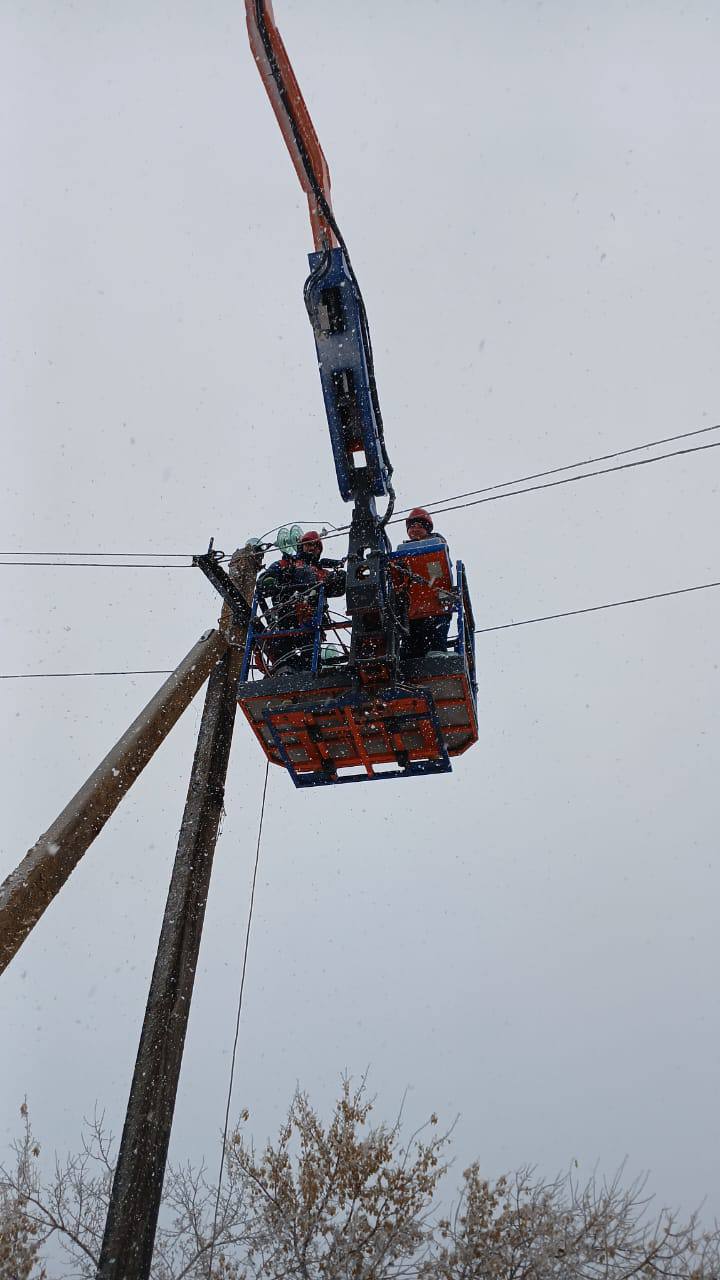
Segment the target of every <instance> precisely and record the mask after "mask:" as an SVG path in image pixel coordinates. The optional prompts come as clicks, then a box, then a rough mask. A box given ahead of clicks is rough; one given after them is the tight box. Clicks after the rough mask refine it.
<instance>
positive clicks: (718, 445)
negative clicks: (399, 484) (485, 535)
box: [392, 440, 720, 524]
mask: <svg viewBox="0 0 720 1280" xmlns="http://www.w3.org/2000/svg"><path fill="white" fill-rule="evenodd" d="M706 449H720V440H714V441H713V442H712V444H696V445H692V447H690V448H688V449H674V450H673V451H672V452H671V453H658V454H656V455H655V457H654V458H636V459H635V461H634V462H620V463H618V465H617V466H616V467H600V468H599V469H598V470H597V471H583V472H581V473H580V475H579V476H563V477H562V479H560V480H545V481H544V482H543V483H542V484H533V485H528V486H526V487H525V488H524V489H512V490H511V491H510V492H509V493H492V494H489V495H488V496H487V497H485V498H472V499H471V501H470V502H458V503H456V504H454V505H452V506H448V507H436V508H434V509H433V515H434V516H436V515H442V514H443V512H445V511H461V510H462V509H463V508H465V507H477V506H481V505H482V504H483V503H485V502H498V501H499V500H500V499H501V498H517V497H519V496H520V495H521V494H524V493H536V492H537V491H538V490H539V489H555V488H556V487H557V486H558V485H561V484H574V483H575V482H576V481H577V480H590V479H592V478H593V477H595V476H606V475H610V473H611V472H613V471H628V470H630V468H631V467H648V466H650V464H651V463H652V462H664V461H666V460H667V459H668V458H680V457H683V456H684V455H685V454H688V453H702V452H704V451H705V450H706ZM398 518H401V517H398ZM392 523H393V524H395V523H396V521H395V520H394V521H392Z"/></svg>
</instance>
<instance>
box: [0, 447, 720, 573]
mask: <svg viewBox="0 0 720 1280" xmlns="http://www.w3.org/2000/svg"><path fill="white" fill-rule="evenodd" d="M709 431H720V423H718V424H716V425H715V426H712V427H698V428H696V429H695V430H693V431H683V432H681V433H680V434H678V435H674V436H664V437H663V438H661V439H659V440H649V441H647V442H646V443H645V444H636V445H632V446H631V447H629V448H626V449H617V450H616V451H615V452H614V453H604V454H598V455H597V457H593V458H585V459H583V460H582V461H580V462H568V463H566V464H565V465H564V466H561V467H551V468H549V469H548V470H546V471H536V472H533V473H532V474H530V475H525V476H519V477H517V478H516V479H515V480H504V481H502V482H501V483H497V484H490V485H485V486H484V487H483V488H481V489H469V490H467V491H466V492H465V493H457V494H454V495H450V496H449V497H447V498H435V499H433V500H432V501H430V502H426V503H425V506H426V507H427V508H432V509H433V515H442V513H443V512H444V511H459V510H461V509H462V507H466V506H467V507H470V506H476V505H480V503H481V502H493V501H497V500H499V499H500V498H512V497H516V496H518V495H520V494H524V493H535V492H537V491H538V490H540V489H551V488H555V487H557V486H558V485H561V484H572V483H574V482H575V481H577V480H587V479H591V478H594V477H597V476H602V475H610V474H612V473H613V472H615V471H624V470H628V469H630V468H632V467H642V466H647V465H649V464H650V463H651V462H663V461H667V460H668V459H670V458H678V457H683V456H685V455H686V454H690V453H699V452H702V451H703V450H705V449H715V448H718V447H720V441H718V442H713V443H712V444H706V445H694V446H693V447H692V448H688V449H674V450H672V451H671V452H668V453H661V454H657V455H656V456H655V457H652V458H638V459H636V460H635V461H634V462H625V463H621V464H620V465H619V466H617V467H602V468H599V469H598V470H597V471H588V472H584V473H583V474H582V475H578V476H567V477H563V479H561V480H553V481H551V482H549V483H548V484H539V485H531V486H528V487H526V488H524V489H518V488H512V489H511V486H517V485H522V484H526V482H527V481H529V480H540V479H542V478H544V477H546V476H552V475H558V474H559V473H560V472H562V471H571V470H572V469H573V468H575V467H586V466H591V465H593V464H594V463H596V462H607V461H609V460H610V459H612V458H622V457H626V456H627V455H628V454H630V453H638V452H639V451H640V450H641V449H652V448H656V447H657V446H658V445H661V444H670V443H672V442H674V441H675V440H686V439H688V438H690V437H692V436H698V435H704V434H706V433H707V432H709ZM498 489H511V491H510V492H508V493H500V494H497V495H496V496H495V497H485V498H482V499H480V500H479V501H478V502H463V503H459V505H458V506H444V505H442V504H444V503H453V502H455V501H456V499H458V500H459V499H461V498H474V497H475V495H478V494H495V491H496V490H498ZM409 510H411V508H409V507H408V508H406V509H403V510H402V511H399V512H397V514H396V515H395V517H394V519H393V520H391V521H390V523H391V524H399V523H401V522H402V516H403V515H405V514H406V512H407V511H409ZM283 523H284V524H286V525H287V524H289V523H291V522H290V521H284V522H283ZM295 523H297V524H301V523H306V522H304V521H296V522H295ZM324 524H326V525H329V530H328V531H327V532H326V533H325V534H323V537H324V538H325V539H329V538H337V537H341V536H342V535H343V534H345V533H347V531H348V529H349V527H350V526H349V525H338V526H335V525H332V524H331V523H330V522H329V521H325V522H324ZM281 527H282V526H281V525H273V526H272V529H269V530H268V531H267V533H266V534H264V535H263V538H261V539H260V541H264V538H265V537H267V534H268V533H273V532H275V530H276V529H279V528H281ZM271 545H272V546H274V545H276V544H271ZM0 556H32V557H36V556H67V557H68V559H69V560H71V561H74V560H75V559H77V560H78V564H77V566H76V567H78V568H91V569H104V568H108V569H190V568H192V564H186V565H185V564H184V565H174V564H146V563H143V564H125V563H124V562H122V561H119V562H117V563H107V564H98V563H95V562H94V561H83V562H82V563H79V560H80V557H83V556H98V557H100V558H101V559H108V558H110V557H112V556H127V557H128V558H135V559H137V560H139V559H140V557H150V556H153V557H161V556H164V557H165V558H167V559H171V560H172V559H176V560H178V559H184V558H186V557H187V559H188V560H191V559H192V556H191V553H189V552H182V551H0ZM8 564H13V565H20V566H21V567H24V568H32V567H33V566H34V565H39V566H43V567H45V568H55V567H58V568H62V567H66V568H72V567H75V566H74V564H73V563H69V564H67V565H63V562H62V561H60V560H49V561H45V560H37V559H32V560H0V567H2V566H3V565H8Z"/></svg>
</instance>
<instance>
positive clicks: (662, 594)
mask: <svg viewBox="0 0 720 1280" xmlns="http://www.w3.org/2000/svg"><path fill="white" fill-rule="evenodd" d="M712 587H720V582H701V583H699V584H698V585H697V586H694V587H676V588H675V589H674V590H672V591H655V592H653V594H652V595H646V596H632V597H631V598H629V599H627V600H611V601H609V602H608V603H607V604H593V605H587V606H586V607H585V608H583V609H566V610H564V611H563V612H562V613H546V614H543V615H542V616H541V617H538V618H523V619H521V620H520V621H519V622H501V623H499V624H498V625H497V626H494V627H477V628H476V630H475V635H476V636H484V635H487V634H488V633H489V632H491V631H509V630H511V629H512V628H513V627H529V626H531V625H532V624H533V623H536V622H553V621H555V620H556V619H557V618H576V617H578V616H579V615H580V614H583V613H600V612H601V611H602V610H603V609H619V608H621V607H622V606H624V605H630V604H644V603H645V602H646V601H648V600H666V599H669V597H670V596H684V595H689V594H690V593H691V592H693V591H709V590H710V589H711V588H712ZM171 674H172V673H171V671H169V670H167V671H161V670H152V671H26V672H19V673H17V674H10V675H0V680H49V679H67V678H70V677H74V676H168V675H171Z"/></svg>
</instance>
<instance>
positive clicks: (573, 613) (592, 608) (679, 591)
mask: <svg viewBox="0 0 720 1280" xmlns="http://www.w3.org/2000/svg"><path fill="white" fill-rule="evenodd" d="M710 587H720V582H701V583H700V584H699V586H697V587H677V588H676V589H675V590H674V591H656V592H654V594H653V595H650V596H632V597H631V598H630V599H629V600H611V601H610V603H609V604H591V605H588V606H587V607H586V608H585V609H567V610H565V611H564V612H563V613H545V614H543V615H542V617H539V618H523V619H522V621H520V622H503V623H500V625H499V626H496V627H477V628H476V629H475V635H476V636H484V635H487V633H488V632H489V631H509V630H510V629H511V628H512V627H529V626H532V624H533V623H535V622H554V621H555V619H556V618H576V617H578V616H579V615H580V614H581V613H599V612H600V610H601V609H620V608H622V606H623V605H626V604H644V603H645V601H646V600H666V599H667V598H668V597H669V596H684V595H687V594H688V593H689V592H691V591H708V590H709V588H710Z"/></svg>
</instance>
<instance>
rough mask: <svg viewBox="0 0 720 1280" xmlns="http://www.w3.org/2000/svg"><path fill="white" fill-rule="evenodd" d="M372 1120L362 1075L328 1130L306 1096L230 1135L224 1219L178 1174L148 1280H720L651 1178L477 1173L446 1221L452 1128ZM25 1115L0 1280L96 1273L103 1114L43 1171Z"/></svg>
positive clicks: (104, 1197) (9, 1188)
mask: <svg viewBox="0 0 720 1280" xmlns="http://www.w3.org/2000/svg"><path fill="white" fill-rule="evenodd" d="M372 1109H373V1103H372V1100H371V1099H370V1098H369V1097H368V1096H367V1093H366V1089H365V1082H364V1081H363V1082H362V1083H361V1084H360V1086H359V1088H355V1089H353V1087H352V1086H351V1082H350V1081H349V1080H345V1081H344V1082H343V1085H342V1090H341V1093H340V1097H339V1098H338V1100H337V1102H336V1104H335V1107H334V1110H333V1113H332V1115H331V1117H330V1119H329V1121H328V1123H323V1121H322V1120H321V1119H320V1117H319V1116H318V1114H317V1112H316V1111H315V1110H314V1108H313V1107H312V1105H311V1104H310V1101H309V1100H308V1098H307V1095H306V1094H304V1093H301V1092H297V1093H296V1094H295V1096H294V1098H293V1100H292V1103H291V1106H290V1110H289V1112H288V1116H287V1120H286V1121H285V1123H284V1124H283V1126H282V1128H281V1130H280V1133H279V1135H278V1138H277V1139H276V1141H275V1142H270V1143H268V1144H267V1146H266V1147H265V1148H264V1150H263V1151H262V1152H261V1153H259V1154H258V1153H257V1152H256V1151H255V1149H254V1147H253V1145H252V1143H251V1142H250V1141H248V1140H247V1139H246V1138H245V1137H244V1135H243V1132H242V1131H241V1130H240V1129H237V1130H236V1131H235V1132H234V1133H233V1135H232V1136H231V1138H230V1139H229V1140H228V1145H227V1149H226V1161H225V1164H226V1174H225V1177H224V1179H223V1183H222V1187H221V1194H220V1197H219V1200H218V1201H217V1214H216V1211H215V1209H216V1197H217V1188H216V1187H214V1186H213V1185H212V1183H211V1182H210V1181H208V1179H207V1177H206V1171H205V1168H204V1166H201V1167H200V1168H199V1169H195V1168H193V1167H192V1166H191V1165H182V1166H178V1167H171V1168H169V1169H168V1172H167V1176H166V1179H165V1187H164V1191H163V1208H162V1214H161V1221H160V1225H159V1228H158V1233H157V1238H156V1244H155V1254H154V1258H153V1267H152V1277H153V1280H251V1278H252V1280H406V1278H410V1277H412V1278H413V1280H649V1278H651V1277H652V1278H653V1280H720V1231H718V1228H717V1227H716V1228H715V1229H714V1230H713V1231H703V1230H702V1229H701V1228H700V1226H699V1223H698V1219H697V1216H696V1215H692V1216H691V1217H690V1219H689V1220H687V1221H683V1220H681V1219H680V1218H679V1216H678V1215H677V1214H675V1213H672V1212H670V1211H669V1210H667V1209H659V1210H658V1209H653V1205H652V1201H651V1198H650V1197H649V1196H648V1194H647V1192H646V1183H645V1181H644V1180H643V1179H636V1180H635V1181H630V1182H627V1180H626V1179H625V1177H624V1170H623V1169H620V1170H619V1172H618V1173H617V1174H616V1175H615V1177H614V1178H612V1179H611V1180H609V1181H605V1180H601V1179H599V1178H596V1177H593V1178H590V1180H589V1181H587V1182H584V1183H580V1182H579V1181H578V1180H577V1177H576V1175H575V1173H574V1172H571V1173H569V1174H566V1175H564V1176H562V1177H560V1178H558V1179H555V1180H552V1181H547V1180H544V1179H542V1178H540V1177H538V1176H537V1174H536V1173H535V1172H534V1171H533V1170H532V1169H522V1170H520V1171H519V1172H517V1173H515V1174H512V1175H509V1176H503V1177H500V1178H497V1179H495V1180H494V1181H492V1180H488V1179H487V1178H485V1177H483V1176H482V1173H481V1170H480V1166H479V1165H478V1164H477V1163H476V1164H473V1165H471V1167H470V1168H469V1169H467V1170H466V1171H465V1173H464V1175H463V1184H462V1190H461V1194H460V1197H459V1200H458V1202H457V1205H456V1207H455V1209H454V1210H453V1211H452V1212H451V1213H450V1214H449V1215H448V1214H447V1213H446V1214H445V1215H443V1214H442V1213H440V1212H439V1211H438V1210H437V1208H436V1204H435V1202H436V1196H437V1193H438V1191H439V1188H440V1184H441V1181H442V1179H443V1177H444V1175H445V1174H446V1172H447V1168H448V1166H447V1162H446V1158H445V1157H446V1152H447V1150H448V1143H449V1135H448V1134H441V1133H439V1132H438V1130H437V1119H436V1117H435V1116H431V1118H430V1120H429V1121H428V1122H427V1124H426V1125H424V1126H423V1127H422V1128H421V1129H419V1130H418V1131H416V1132H415V1133H414V1134H412V1135H411V1136H410V1138H409V1139H407V1140H404V1139H403V1137H402V1125H401V1119H402V1116H400V1117H398V1119H397V1121H396V1122H395V1124H393V1125H391V1126H388V1125H385V1124H382V1123H377V1122H375V1123H373V1122H372V1119H371V1117H372ZM21 1114H22V1123H23V1129H22V1133H21V1137H20V1138H19V1139H18V1140H17V1142H16V1143H15V1144H14V1147H13V1160H12V1163H11V1164H10V1166H9V1167H1V1168H0V1280H46V1271H45V1267H44V1265H43V1257H44V1256H46V1254H47V1250H48V1249H54V1253H53V1262H54V1263H55V1264H56V1265H55V1266H54V1269H53V1273H54V1274H59V1275H63V1276H65V1277H68V1280H69V1277H71V1276H72V1277H80V1278H81V1280H83V1278H85V1280H91V1277H94V1275H95V1271H96V1267H97V1260H98V1256H99V1252H100V1244H101V1241H102V1233H103V1228H104V1222H105V1216H106V1212H107V1205H108V1197H109V1194H110V1188H111V1185H112V1176H113V1155H112V1139H111V1136H110V1135H109V1134H108V1133H107V1132H106V1130H105V1128H104V1125H103V1120H102V1116H100V1117H98V1116H96V1117H95V1118H94V1119H93V1120H92V1121H91V1122H90V1123H89V1124H87V1126H86V1129H85V1132H84V1134H83V1142H82V1150H81V1151H80V1152H79V1154H77V1155H72V1156H68V1157H67V1158H66V1159H65V1160H64V1161H60V1160H58V1159H57V1158H56V1160H55V1166H54V1169H53V1170H52V1172H51V1173H50V1174H49V1175H48V1176H45V1177H43V1175H42V1171H41V1165H40V1146H39V1144H38V1143H37V1141H36V1140H35V1137H34V1136H33V1133H32V1130H31V1127H30V1120H29V1117H28V1113H27V1107H26V1106H25V1105H23V1107H22V1109H21ZM247 1118H248V1117H247V1112H245V1113H243V1116H242V1120H243V1121H246V1120H247ZM53 1242H57V1245H56V1246H54V1245H53ZM61 1264H62V1270H59V1266H60V1265H61ZM211 1264H212V1265H211Z"/></svg>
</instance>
